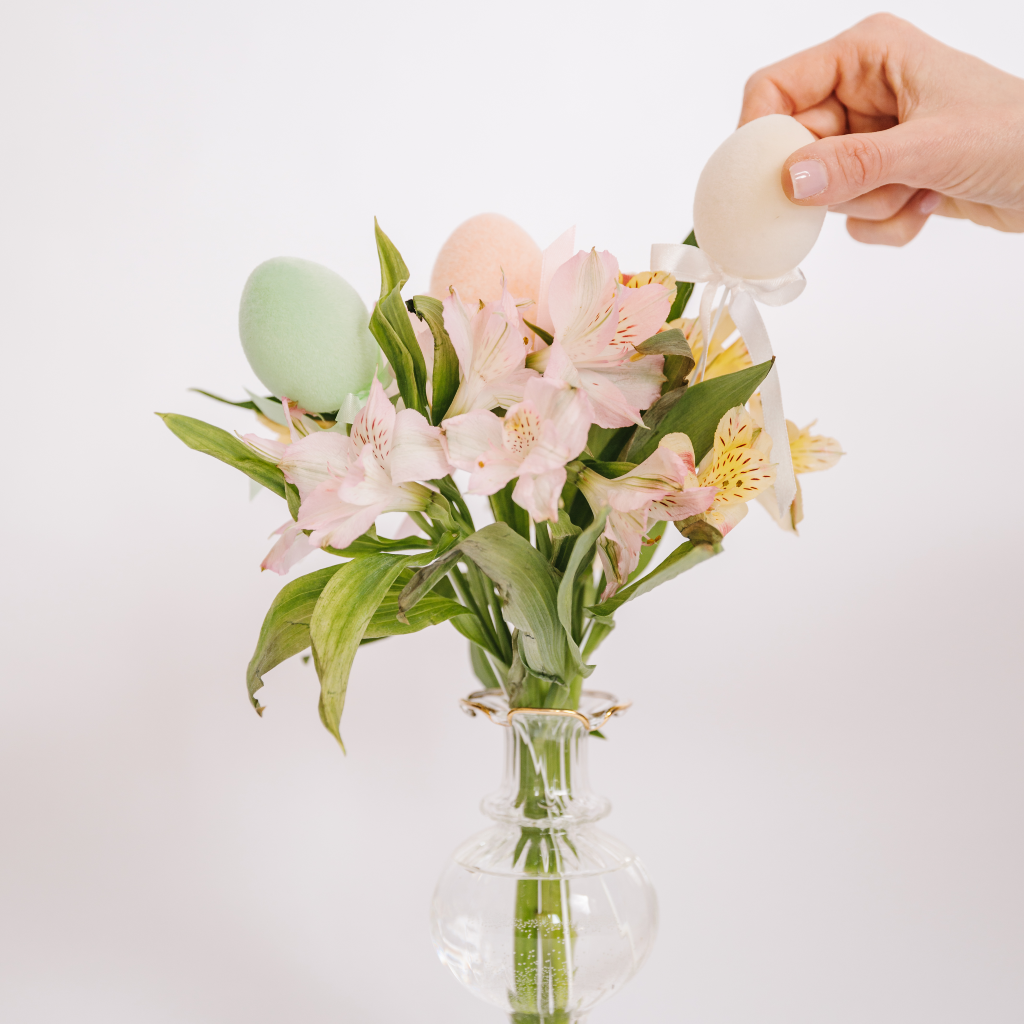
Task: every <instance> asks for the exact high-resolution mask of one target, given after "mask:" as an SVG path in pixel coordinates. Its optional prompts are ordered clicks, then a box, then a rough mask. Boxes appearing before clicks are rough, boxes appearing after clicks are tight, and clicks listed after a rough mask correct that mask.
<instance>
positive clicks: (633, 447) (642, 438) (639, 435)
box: [623, 359, 774, 463]
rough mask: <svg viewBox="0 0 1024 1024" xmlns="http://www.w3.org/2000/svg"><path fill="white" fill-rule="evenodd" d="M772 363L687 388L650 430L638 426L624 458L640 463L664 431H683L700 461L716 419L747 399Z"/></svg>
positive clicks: (765, 363)
mask: <svg viewBox="0 0 1024 1024" xmlns="http://www.w3.org/2000/svg"><path fill="white" fill-rule="evenodd" d="M773 362H774V360H771V359H770V360H768V361H767V362H764V363H758V364H757V365H756V366H748V367H747V369H745V370H738V371H737V372H736V373H726V374H723V375H722V376H721V377H713V378H712V379H711V380H706V381H703V382H702V383H700V384H694V385H693V386H692V387H689V388H687V389H686V390H685V391H684V392H683V394H682V395H681V396H680V397H679V399H678V400H677V401H675V403H674V404H672V405H671V407H670V408H668V410H667V411H666V413H665V414H664V415H663V416H662V417H661V420H660V422H659V423H658V424H657V426H656V427H654V429H653V430H652V429H650V428H647V427H644V428H638V429H637V432H636V434H635V435H634V437H633V440H632V441H631V442H630V445H629V448H628V449H626V451H625V452H624V454H623V457H624V458H625V459H628V460H629V461H631V462H636V463H640V462H643V461H644V459H646V458H648V456H650V455H652V454H653V453H654V450H655V449H656V448H657V447H658V442H659V441H660V440H661V439H662V438H663V437H664V436H665V435H666V434H674V433H682V434H686V435H687V436H688V437H689V438H690V443H691V444H692V445H693V454H694V459H695V460H696V461H697V462H698V463H699V462H700V460H701V459H703V458H704V456H705V455H706V454H707V453H708V452H709V451H710V450H711V446H712V445H713V444H714V441H715V430H716V428H717V427H718V422H719V420H721V418H722V417H723V416H724V415H725V414H726V413H727V412H728V411H729V410H730V409H732V408H735V407H736V406H737V405H743V404H745V403H746V402H747V401H748V400H749V398H750V396H751V395H752V394H753V393H754V392H755V391H756V390H757V389H758V387H760V385H761V381H763V380H764V379H765V377H767V376H768V371H769V370H770V369H771V368H772V363H773ZM666 398H668V395H663V396H662V399H659V402H660V401H662V400H664V399H666ZM657 404H658V403H655V406H657ZM652 408H653V407H652ZM645 419H646V418H645Z"/></svg>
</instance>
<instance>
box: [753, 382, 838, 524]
mask: <svg viewBox="0 0 1024 1024" xmlns="http://www.w3.org/2000/svg"><path fill="white" fill-rule="evenodd" d="M750 414H751V416H752V417H753V419H754V422H755V423H757V424H759V425H763V423H764V418H763V416H762V413H761V396H760V395H754V397H753V398H752V399H751V400H750ZM817 422H818V421H817V420H812V421H811V422H810V423H808V424H807V426H806V427H798V426H797V425H796V424H795V423H793V422H792V420H786V430H787V432H788V434H789V451H790V454H791V456H792V458H793V472H794V473H796V474H797V481H796V496H795V497H794V498H793V503H792V505H790V506H789V509H788V511H787V513H786V515H784V516H782V517H781V518H780V516H779V506H778V502H777V501H776V500H775V488H774V487H772V488H769V489H768V490H767V491H764V492H763V493H761V494H759V495H758V498H757V500H758V501H759V502H760V503H761V504H762V505H763V506H764V507H765V508H766V509H767V510H768V513H769V515H770V516H771V517H772V519H774V520H775V522H777V523H778V524H779V526H781V527H782V529H783V530H789V531H791V532H792V533H796V532H797V529H796V528H797V524H798V523H800V522H801V521H802V520H803V518H804V499H803V492H802V491H801V489H800V474H801V473H818V472H820V471H821V470H823V469H831V468H832V467H833V466H834V465H835V464H836V463H837V462H838V461H839V460H840V459H841V458H842V457H843V455H844V454H845V452H844V451H843V449H842V447H841V446H840V444H839V442H838V441H837V440H836V439H835V438H834V437H825V436H824V435H822V434H812V433H811V427H813V426H814V424H815V423H817Z"/></svg>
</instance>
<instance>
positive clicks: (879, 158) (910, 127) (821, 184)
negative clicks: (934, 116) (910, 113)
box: [782, 121, 948, 206]
mask: <svg viewBox="0 0 1024 1024" xmlns="http://www.w3.org/2000/svg"><path fill="white" fill-rule="evenodd" d="M936 141H937V139H936V136H935V132H934V130H932V129H931V128H930V126H928V125H927V124H926V123H925V122H921V121H915V122H908V123H906V124H899V125H896V127H895V128H887V129H885V131H880V132H859V133H857V134H853V135H833V136H830V137H828V138H824V139H820V140H819V141H818V142H812V143H811V144H810V145H809V146H804V147H803V149H798V150H797V151H796V152H795V153H792V154H790V156H789V157H788V159H787V160H786V162H785V164H784V165H783V168H782V187H783V189H784V191H785V193H786V195H787V196H788V197H789V198H790V199H791V200H792V201H793V202H795V203H799V204H800V205H801V206H838V205H839V204H840V203H846V202H849V201H850V200H851V199H856V198H857V197H858V196H862V195H864V193H865V192H870V191H871V190H872V189H876V188H879V187H880V186H882V185H891V184H894V183H899V184H901V185H909V186H911V187H912V188H936V187H937V183H938V181H939V180H940V179H943V178H945V177H946V176H947V175H946V174H944V171H946V170H947V168H946V167H945V163H946V162H947V160H948V158H944V154H943V149H945V148H946V147H943V146H941V145H940V146H936V145H935V143H936ZM947 152H948V150H947Z"/></svg>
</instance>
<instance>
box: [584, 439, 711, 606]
mask: <svg viewBox="0 0 1024 1024" xmlns="http://www.w3.org/2000/svg"><path fill="white" fill-rule="evenodd" d="M579 488H580V490H581V491H582V492H583V494H584V495H585V496H586V499H587V501H588V502H590V507H591V508H592V509H594V511H595V512H597V511H599V510H600V509H602V508H605V507H607V508H608V509H609V512H608V519H607V521H606V523H605V528H604V531H603V533H602V534H601V536H600V537H599V538H598V541H597V550H598V554H599V555H600V557H601V563H602V565H603V566H604V575H605V579H606V580H607V586H606V587H605V590H604V593H603V594H602V595H601V600H602V601H606V600H607V599H608V598H609V597H611V596H612V595H613V594H614V593H615V591H616V590H618V589H619V587H621V586H622V585H623V584H624V583H625V582H626V581H627V580H628V579H629V574H630V573H631V572H632V571H633V570H634V569H635V568H636V567H637V564H638V563H639V561H640V546H641V544H642V543H643V538H644V534H646V533H647V531H648V530H649V529H650V527H651V523H652V522H654V521H658V520H666V519H672V520H678V519H689V518H690V516H695V515H698V514H699V513H701V512H705V511H706V510H707V509H708V508H710V507H711V504H712V502H713V501H714V500H715V494H716V493H717V490H718V489H717V488H716V487H701V486H699V485H698V481H697V476H696V472H695V468H694V462H693V445H692V444H690V439H689V438H688V437H687V436H686V434H666V435H665V436H664V437H663V438H662V439H661V442H660V444H659V445H658V448H657V450H656V451H655V452H654V454H653V455H651V456H650V457H649V458H647V459H645V460H644V461H643V462H642V463H640V465H639V466H636V467H634V468H633V469H631V470H630V471H629V472H628V473H626V474H624V475H623V476H620V477H617V478H616V479H614V480H609V479H607V478H605V477H603V476H601V475H600V474H598V473H595V472H594V471H593V470H592V469H585V470H584V471H583V472H582V473H581V474H580V477H579Z"/></svg>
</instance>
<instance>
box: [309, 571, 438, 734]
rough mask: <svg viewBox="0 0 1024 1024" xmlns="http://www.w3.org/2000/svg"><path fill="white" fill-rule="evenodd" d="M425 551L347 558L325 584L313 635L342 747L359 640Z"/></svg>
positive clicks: (324, 695) (328, 715)
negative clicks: (404, 573)
mask: <svg viewBox="0 0 1024 1024" xmlns="http://www.w3.org/2000/svg"><path fill="white" fill-rule="evenodd" d="M420 557H421V556H419V555H389V554H386V553H382V554H380V555H378V556H377V557H376V558H354V559H353V560H352V561H351V562H345V563H344V565H342V566H340V567H339V569H338V571H337V572H336V573H335V574H334V576H333V577H332V578H331V580H330V582H329V583H328V584H327V586H326V587H324V590H323V593H322V594H321V595H320V599H319V601H317V603H316V607H315V608H314V610H313V614H312V617H311V618H310V623H309V635H310V642H311V646H312V648H313V662H314V664H315V665H316V672H317V676H318V677H319V678H320V720H321V721H322V722H323V723H324V725H325V727H326V728H327V730H328V732H330V733H331V735H332V736H333V737H334V738H335V739H336V740H337V741H338V743H339V745H341V748H342V750H344V749H345V747H344V744H343V743H342V741H341V731H340V725H341V715H342V712H343V711H344V709H345V696H346V693H347V690H348V678H349V674H350V672H351V671H352V662H353V661H354V660H355V656H356V652H357V651H358V650H359V642H360V641H361V640H362V639H363V636H364V634H365V632H366V628H367V626H368V625H369V624H370V621H371V620H372V618H373V614H374V612H375V611H376V610H377V608H378V607H379V606H380V603H381V601H382V600H383V599H384V598H385V596H386V595H387V593H388V591H389V590H390V589H391V585H392V583H394V582H395V580H396V579H397V578H398V576H399V574H400V573H401V571H402V570H403V569H405V568H406V567H407V566H408V565H409V564H410V563H411V562H412V561H414V560H417V559H419V558H420Z"/></svg>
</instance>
